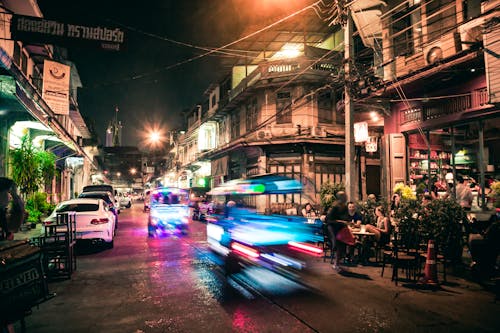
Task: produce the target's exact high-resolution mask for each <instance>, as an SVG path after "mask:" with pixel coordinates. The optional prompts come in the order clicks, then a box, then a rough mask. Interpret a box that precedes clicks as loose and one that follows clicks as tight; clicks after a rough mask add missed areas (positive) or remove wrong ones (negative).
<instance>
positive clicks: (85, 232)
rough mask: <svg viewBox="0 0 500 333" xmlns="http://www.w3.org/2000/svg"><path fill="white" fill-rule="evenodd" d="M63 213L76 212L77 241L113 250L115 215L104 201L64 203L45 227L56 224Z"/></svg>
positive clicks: (51, 215) (44, 223)
mask: <svg viewBox="0 0 500 333" xmlns="http://www.w3.org/2000/svg"><path fill="white" fill-rule="evenodd" d="M63 212H75V214H76V238H77V239H89V240H92V241H93V242H99V243H104V244H105V245H106V247H108V248H113V244H114V235H115V224H116V220H115V214H114V213H113V212H111V210H110V209H109V205H108V204H107V203H106V202H104V200H102V199H93V198H92V199H88V198H79V199H71V200H68V201H63V202H61V203H60V204H58V205H57V206H56V208H55V209H54V211H53V212H52V214H50V215H49V216H48V217H47V218H46V219H45V220H44V221H43V225H44V227H47V226H49V225H51V224H54V223H56V218H57V213H63Z"/></svg>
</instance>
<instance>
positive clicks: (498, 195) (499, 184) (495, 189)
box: [488, 181, 500, 208]
mask: <svg viewBox="0 0 500 333" xmlns="http://www.w3.org/2000/svg"><path fill="white" fill-rule="evenodd" d="M490 188H491V192H490V193H489V194H488V197H490V198H492V199H493V201H494V204H495V208H500V181H495V182H493V183H492V184H491V186H490Z"/></svg>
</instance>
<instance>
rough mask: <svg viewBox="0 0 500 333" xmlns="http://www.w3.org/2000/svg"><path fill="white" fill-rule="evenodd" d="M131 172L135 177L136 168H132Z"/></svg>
mask: <svg viewBox="0 0 500 333" xmlns="http://www.w3.org/2000/svg"><path fill="white" fill-rule="evenodd" d="M129 172H130V174H131V175H135V174H136V173H137V169H136V168H130V170H129Z"/></svg>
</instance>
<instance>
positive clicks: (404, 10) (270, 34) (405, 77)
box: [169, 0, 500, 210]
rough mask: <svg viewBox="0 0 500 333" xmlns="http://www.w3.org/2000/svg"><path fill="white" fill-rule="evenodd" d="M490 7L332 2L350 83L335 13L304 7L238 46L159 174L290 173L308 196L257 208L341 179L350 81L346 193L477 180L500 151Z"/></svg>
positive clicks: (430, 1)
mask: <svg viewBox="0 0 500 333" xmlns="http://www.w3.org/2000/svg"><path fill="white" fill-rule="evenodd" d="M334 3H335V2H334ZM498 7H499V3H498V1H466V2H464V1H461V0H425V1H424V0H422V1H415V0H410V1H401V0H397V1H388V2H382V1H378V0H370V1H356V2H352V3H351V4H350V7H348V8H347V7H340V6H338V7H337V8H338V10H336V11H335V10H334V11H331V12H332V13H341V14H346V15H347V14H349V15H350V16H351V17H352V19H353V21H354V23H355V27H356V32H355V33H354V37H353V40H354V44H355V52H354V57H353V58H352V59H350V62H351V63H352V65H353V66H352V67H351V69H352V71H351V73H350V76H349V77H346V76H345V75H344V73H343V64H344V61H343V54H342V53H343V47H344V45H343V42H344V38H343V32H342V27H341V26H340V25H338V24H332V23H334V22H340V20H337V21H335V15H333V16H332V17H330V18H329V20H325V19H324V18H321V15H319V14H318V13H317V12H316V13H314V12H313V13H312V15H308V14H307V13H305V14H304V13H303V14H302V15H300V16H297V17H294V18H293V19H290V20H288V21H287V22H286V24H283V25H279V26H277V27H276V29H270V30H268V31H265V32H263V33H261V34H258V35H257V36H256V37H255V38H253V39H248V40H245V41H244V42H241V43H239V44H238V49H240V50H242V49H243V50H245V51H246V53H245V57H242V58H241V59H240V60H239V61H235V62H233V63H232V64H231V67H230V74H229V75H228V76H227V77H226V78H225V79H224V80H221V81H220V82H218V83H217V84H213V85H211V86H210V87H209V88H208V89H207V91H206V92H205V94H204V97H203V102H202V103H200V104H199V105H197V106H196V107H194V108H193V109H191V110H190V111H189V112H187V114H186V119H187V127H186V129H187V130H186V133H185V134H184V135H182V136H180V137H179V138H178V140H176V145H175V149H174V150H172V156H173V157H174V159H175V160H176V168H175V170H174V171H175V172H171V173H169V175H170V178H169V181H171V182H178V180H179V179H181V178H182V179H183V181H184V183H182V186H185V187H189V186H190V185H192V184H193V182H194V183H196V178H197V177H206V176H207V175H210V180H211V185H212V186H216V185H218V184H220V183H221V182H224V181H227V180H229V179H234V178H241V177H246V176H249V175H253V174H263V173H278V174H282V175H288V176H291V177H294V178H296V179H299V180H300V181H301V182H302V183H303V185H304V191H303V193H302V194H293V195H292V194H290V195H286V196H285V195H282V196H273V197H267V198H264V199H263V200H264V201H262V202H260V203H259V202H256V203H255V205H256V206H257V207H258V208H260V210H263V208H273V207H277V206H279V207H280V209H281V208H283V207H285V208H286V207H287V206H290V205H292V204H293V205H297V204H304V203H305V202H314V203H318V202H319V190H320V187H321V185H322V184H323V183H325V182H327V181H331V182H334V183H344V182H345V177H346V172H345V171H346V170H345V165H346V163H345V145H346V141H345V131H346V127H345V113H344V96H345V91H344V88H345V87H346V86H349V87H350V89H349V90H350V94H351V97H352V98H353V99H354V119H355V122H358V123H360V125H361V127H363V126H365V127H367V128H368V137H365V138H364V139H362V140H361V141H363V142H360V143H355V146H356V148H355V152H356V158H355V167H356V170H355V171H354V173H355V175H356V176H357V179H358V182H357V184H358V185H357V188H356V190H357V194H358V195H357V197H356V198H352V199H363V198H366V195H367V194H370V193H374V194H376V195H380V196H381V197H384V198H387V199H388V198H389V197H390V195H391V193H392V190H393V188H394V186H395V184H396V183H399V182H403V183H406V184H411V185H415V186H416V185H417V184H418V183H419V182H422V181H423V180H424V179H432V178H433V177H443V176H444V174H445V173H447V172H448V171H451V172H453V173H454V174H455V177H456V175H457V174H459V173H462V174H464V175H468V176H470V177H473V178H475V179H476V180H477V181H478V182H479V183H480V184H481V183H484V179H485V178H487V177H488V176H492V177H493V176H495V175H497V174H496V173H497V172H498V166H499V159H500V157H499V151H498V147H499V146H500V145H499V138H498V135H497V133H498V128H499V123H500V121H499V119H498V115H499V113H498V96H499V94H498V90H499V89H500V85H499V79H498V75H496V73H498V68H499V67H498V54H500V49H499V48H500V45H499V44H498V40H500V38H499V32H498ZM249 55H251V56H249ZM365 135H366V133H365ZM347 144H352V143H349V142H348V143H347ZM198 169H199V170H203V172H202V173H199V174H198V173H197V172H196V170H198ZM425 176H428V177H425ZM189 179H194V180H191V181H189ZM455 179H456V178H455ZM425 186H426V187H429V186H430V183H429V182H426V183H425ZM278 204H279V205H278Z"/></svg>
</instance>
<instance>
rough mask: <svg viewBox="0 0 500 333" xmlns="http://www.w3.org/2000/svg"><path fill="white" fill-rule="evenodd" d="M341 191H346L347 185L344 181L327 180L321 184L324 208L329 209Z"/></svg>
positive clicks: (321, 198)
mask: <svg viewBox="0 0 500 333" xmlns="http://www.w3.org/2000/svg"><path fill="white" fill-rule="evenodd" d="M339 191H345V185H344V184H343V183H332V182H326V183H323V184H321V188H320V190H319V197H320V200H321V206H322V207H323V209H328V208H330V207H331V206H332V204H333V202H334V201H335V199H336V195H337V193H338V192H339Z"/></svg>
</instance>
